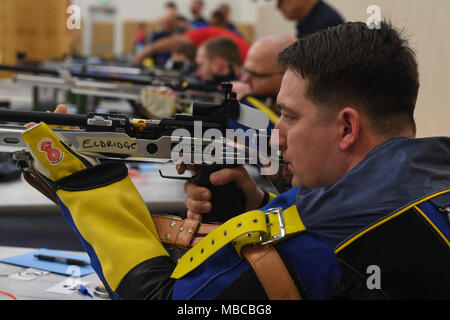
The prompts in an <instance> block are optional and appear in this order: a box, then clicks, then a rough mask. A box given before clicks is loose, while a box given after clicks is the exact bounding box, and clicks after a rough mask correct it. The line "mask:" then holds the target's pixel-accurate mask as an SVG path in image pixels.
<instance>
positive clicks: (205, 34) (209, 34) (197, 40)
mask: <svg viewBox="0 0 450 320" xmlns="http://www.w3.org/2000/svg"><path fill="white" fill-rule="evenodd" d="M184 35H185V36H186V37H188V38H189V39H190V40H191V41H192V43H193V44H194V45H195V46H196V47H198V46H199V45H201V44H202V43H203V42H205V41H206V40H209V39H212V38H215V37H228V38H231V40H233V41H234V42H235V43H236V45H237V46H238V48H239V51H240V52H241V57H242V61H245V58H246V57H247V51H248V49H249V48H250V45H249V44H248V43H247V42H245V40H244V39H242V38H241V37H240V36H239V35H237V34H236V33H234V32H232V31H230V30H227V29H223V28H219V27H214V26H204V27H200V28H197V29H194V30H189V31H186V32H185V33H184Z"/></svg>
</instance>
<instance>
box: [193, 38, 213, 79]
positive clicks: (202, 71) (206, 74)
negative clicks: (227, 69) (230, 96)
mask: <svg viewBox="0 0 450 320" xmlns="http://www.w3.org/2000/svg"><path fill="white" fill-rule="evenodd" d="M195 63H196V64H197V70H196V71H195V75H196V76H197V77H198V78H200V79H201V80H202V81H207V80H211V79H213V77H214V68H213V63H212V61H211V59H209V57H208V55H207V54H206V50H205V48H204V47H202V46H200V47H199V48H198V49H197V53H196V55H195Z"/></svg>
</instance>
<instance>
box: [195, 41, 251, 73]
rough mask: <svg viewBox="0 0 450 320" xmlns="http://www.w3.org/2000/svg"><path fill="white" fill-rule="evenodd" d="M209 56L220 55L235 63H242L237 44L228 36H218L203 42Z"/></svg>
mask: <svg viewBox="0 0 450 320" xmlns="http://www.w3.org/2000/svg"><path fill="white" fill-rule="evenodd" d="M202 46H204V48H205V51H206V54H207V56H208V58H210V59H212V58H214V57H220V58H222V59H224V60H225V61H227V62H228V63H231V64H233V65H239V66H241V65H242V58H241V53H240V51H239V47H238V46H237V44H236V43H235V42H234V41H233V40H232V39H230V38H227V37H216V38H213V39H211V40H208V41H206V42H205V43H203V44H202Z"/></svg>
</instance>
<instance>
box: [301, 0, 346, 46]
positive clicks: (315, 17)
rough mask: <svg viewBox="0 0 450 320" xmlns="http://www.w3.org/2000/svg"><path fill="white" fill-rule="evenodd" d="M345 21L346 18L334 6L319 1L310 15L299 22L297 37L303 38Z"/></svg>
mask: <svg viewBox="0 0 450 320" xmlns="http://www.w3.org/2000/svg"><path fill="white" fill-rule="evenodd" d="M342 23H344V19H343V18H342V17H341V16H340V14H339V13H338V12H337V11H336V10H334V9H333V8H332V7H330V6H329V5H327V4H326V3H325V2H323V1H319V2H318V3H317V5H316V6H315V7H314V8H313V9H312V11H311V12H310V13H309V15H308V16H307V17H306V18H305V19H303V21H300V22H299V23H298V24H297V38H299V39H301V38H304V37H306V36H308V35H310V34H313V33H315V32H317V31H320V30H322V29H326V28H328V27H334V26H337V25H340V24H342Z"/></svg>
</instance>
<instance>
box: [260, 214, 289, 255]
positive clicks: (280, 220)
mask: <svg viewBox="0 0 450 320" xmlns="http://www.w3.org/2000/svg"><path fill="white" fill-rule="evenodd" d="M264 214H265V216H266V218H267V219H268V217H269V215H271V214H276V215H277V216H278V223H279V225H280V233H279V234H277V235H275V236H272V237H271V238H270V239H269V240H266V241H261V242H260V243H258V245H260V246H264V245H266V244H269V243H273V242H275V241H278V240H280V239H282V238H284V237H285V236H286V225H285V223H284V213H283V209H281V208H271V209H268V210H266V211H264ZM268 227H270V224H269V225H268ZM261 240H262V239H261Z"/></svg>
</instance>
